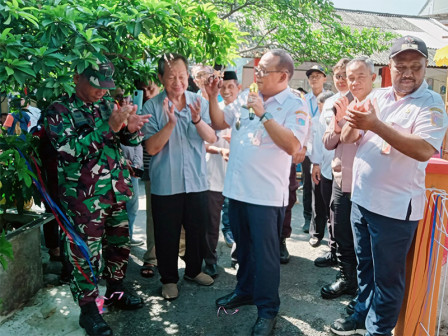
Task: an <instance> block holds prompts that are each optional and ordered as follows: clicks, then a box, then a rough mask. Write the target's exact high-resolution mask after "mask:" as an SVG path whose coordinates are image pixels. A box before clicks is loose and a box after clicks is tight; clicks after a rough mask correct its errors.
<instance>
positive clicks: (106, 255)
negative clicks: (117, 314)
mask: <svg viewBox="0 0 448 336" xmlns="http://www.w3.org/2000/svg"><path fill="white" fill-rule="evenodd" d="M113 199H115V197H111V198H109V197H101V198H95V199H89V200H85V201H84V202H73V203H71V204H70V203H69V204H67V203H66V202H64V200H63V201H62V204H63V206H64V208H66V209H65V210H66V213H68V214H69V215H70V217H71V220H72V222H73V224H74V226H75V228H76V230H77V232H78V234H79V235H80V236H81V238H82V239H83V240H84V242H86V244H87V246H88V247H89V249H90V253H91V256H90V262H91V264H92V268H93V273H94V275H95V277H96V278H97V280H98V279H99V278H103V279H105V280H106V281H107V282H108V283H114V282H116V281H120V280H122V279H123V278H124V276H125V274H126V268H127V265H128V259H129V253H130V245H129V243H130V240H129V222H128V216H127V212H126V202H119V203H116V202H113V203H112V202H108V201H107V200H113ZM108 203H110V204H108ZM86 204H87V205H86ZM92 205H94V206H92ZM67 210H68V211H67ZM66 247H67V250H66V251H67V254H68V259H69V261H70V263H71V264H72V265H73V272H72V281H71V284H70V289H71V291H72V294H73V298H74V299H75V301H76V302H78V304H79V305H80V306H82V305H84V304H86V303H88V302H93V301H95V299H96V297H97V296H98V288H97V286H95V284H94V280H93V277H92V271H91V269H90V267H89V264H88V262H87V260H86V259H85V257H84V256H83V255H82V253H81V250H80V249H79V247H78V246H77V245H76V244H74V243H73V242H70V241H69V240H68V239H67V238H66ZM101 252H102V256H101ZM81 270H82V272H81ZM83 273H84V274H85V275H86V276H87V278H88V279H86V276H84V275H83Z"/></svg>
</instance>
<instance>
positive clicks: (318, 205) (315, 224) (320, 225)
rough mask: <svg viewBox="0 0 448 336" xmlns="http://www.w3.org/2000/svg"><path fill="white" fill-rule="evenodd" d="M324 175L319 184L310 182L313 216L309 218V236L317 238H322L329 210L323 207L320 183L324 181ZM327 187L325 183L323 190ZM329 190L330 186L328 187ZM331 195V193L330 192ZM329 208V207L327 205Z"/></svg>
mask: <svg viewBox="0 0 448 336" xmlns="http://www.w3.org/2000/svg"><path fill="white" fill-rule="evenodd" d="M323 179H324V177H323V176H322V178H321V182H320V183H319V185H315V184H314V182H312V187H313V194H312V195H313V202H312V209H313V218H312V220H311V224H310V236H311V237H316V238H318V239H322V238H324V234H325V226H326V225H327V221H328V217H327V213H328V212H329V210H327V209H326V207H325V202H324V197H323V194H322V191H321V186H320V185H321V184H322V183H325V182H323ZM327 189H328V185H327V184H326V186H325V190H327ZM330 190H331V187H330ZM330 197H331V193H330ZM328 209H329V207H328Z"/></svg>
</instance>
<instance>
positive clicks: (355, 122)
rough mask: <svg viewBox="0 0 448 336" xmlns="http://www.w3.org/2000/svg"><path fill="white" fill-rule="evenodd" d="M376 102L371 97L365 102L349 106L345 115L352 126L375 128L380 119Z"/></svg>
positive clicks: (361, 128)
mask: <svg viewBox="0 0 448 336" xmlns="http://www.w3.org/2000/svg"><path fill="white" fill-rule="evenodd" d="M375 103H376V102H375V101H374V103H372V102H371V100H370V99H367V101H366V102H365V103H363V104H360V103H359V104H354V106H352V107H348V110H347V115H346V116H345V117H344V118H345V120H347V123H348V124H349V126H350V127H352V128H356V129H359V130H364V131H368V130H373V129H374V128H375V127H376V125H377V124H378V122H380V120H379V119H378V116H377V111H376V108H375Z"/></svg>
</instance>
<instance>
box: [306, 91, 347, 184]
mask: <svg viewBox="0 0 448 336" xmlns="http://www.w3.org/2000/svg"><path fill="white" fill-rule="evenodd" d="M339 97H341V94H340V93H339V92H338V93H336V94H334V95H333V96H331V97H330V98H328V99H327V100H326V101H325V103H324V106H323V107H322V113H319V119H318V120H316V122H315V119H314V120H312V125H311V128H312V131H311V132H312V135H311V139H310V140H311V143H312V146H311V149H312V150H311V155H310V160H311V162H312V163H313V164H318V165H320V173H321V174H322V175H323V176H324V177H325V178H326V179H327V180H332V179H333V175H332V172H331V161H332V160H333V158H334V150H328V149H326V148H325V146H324V142H323V140H322V138H323V136H324V133H325V130H326V129H327V126H328V125H329V124H330V122H331V120H332V118H333V116H334V112H333V103H334V102H335V101H336V99H338V98H339Z"/></svg>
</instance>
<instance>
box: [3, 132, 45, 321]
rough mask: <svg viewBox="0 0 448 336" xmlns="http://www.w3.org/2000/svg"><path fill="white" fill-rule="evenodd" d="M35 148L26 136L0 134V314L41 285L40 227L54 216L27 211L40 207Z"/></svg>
mask: <svg viewBox="0 0 448 336" xmlns="http://www.w3.org/2000/svg"><path fill="white" fill-rule="evenodd" d="M38 144H39V138H37V137H33V135H32V134H29V133H27V134H21V135H8V134H6V133H5V132H2V133H1V134H0V263H1V265H2V267H0V299H1V301H2V305H1V306H0V314H4V313H8V312H9V311H11V310H13V309H15V308H17V307H18V306H20V305H21V304H23V303H24V302H26V301H27V300H28V299H29V298H30V297H32V296H33V295H34V294H35V293H36V292H37V291H38V290H39V289H40V288H41V287H42V284H43V275H42V264H41V255H40V226H42V225H43V224H45V223H47V222H48V221H50V220H51V219H52V218H53V216H52V215H50V214H45V213H35V212H30V211H27V206H29V205H30V203H31V202H32V200H33V201H34V202H35V203H36V204H38V205H40V204H41V198H40V195H39V191H38V189H37V187H36V185H35V184H33V179H36V171H35V169H33V165H34V162H36V163H38V162H39V156H38V153H37V148H38ZM7 258H8V259H9V260H7ZM6 266H7V267H6Z"/></svg>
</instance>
